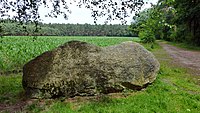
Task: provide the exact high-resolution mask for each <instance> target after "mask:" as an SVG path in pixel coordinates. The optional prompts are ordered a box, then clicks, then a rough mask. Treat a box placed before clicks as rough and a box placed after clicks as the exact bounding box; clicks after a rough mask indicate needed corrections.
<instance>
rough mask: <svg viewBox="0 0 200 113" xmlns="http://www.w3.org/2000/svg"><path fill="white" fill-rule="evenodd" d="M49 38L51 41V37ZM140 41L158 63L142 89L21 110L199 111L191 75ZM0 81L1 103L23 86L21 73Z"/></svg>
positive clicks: (105, 41) (87, 112)
mask: <svg viewBox="0 0 200 113" xmlns="http://www.w3.org/2000/svg"><path fill="white" fill-rule="evenodd" d="M14 39H15V38H14ZM50 39H51V38H50ZM100 39H101V38H100ZM19 40H20V39H19ZM62 40H64V39H62ZM66 40H67V39H66ZM126 40H132V39H121V38H119V39H116V38H112V39H102V40H99V38H93V39H91V40H89V39H88V40H87V39H86V41H89V42H93V43H94V44H96V45H100V46H107V45H110V44H111V45H112V44H116V43H120V41H126ZM49 41H50V42H51V40H49ZM96 41H97V42H96ZM50 42H49V43H50ZM61 42H62V41H61ZM62 43H64V41H63V42H62ZM47 45H48V43H47ZM143 45H144V46H145V47H146V48H148V49H149V50H151V51H152V52H153V53H154V54H155V56H156V57H157V59H159V62H160V64H161V69H160V71H159V74H158V77H157V79H156V81H155V82H154V83H153V84H151V85H150V86H148V87H147V88H146V89H145V90H142V91H133V92H128V93H131V95H129V96H127V95H126V93H127V92H124V93H122V94H121V96H120V97H121V98H113V97H112V96H107V95H102V96H99V97H98V96H97V97H93V98H92V99H87V98H81V97H79V98H75V99H74V101H71V100H73V99H71V100H69V99H65V98H59V99H55V100H47V99H46V100H36V101H35V102H34V103H32V104H30V105H28V106H26V107H25V108H24V112H35V113H37V112H45V113H56V112H59V113H77V112H81V113H154V112H156V113H189V112H191V113H198V112H199V111H200V86H199V85H197V84H196V82H195V80H194V79H193V77H192V75H190V74H188V73H187V69H184V68H180V67H177V66H176V65H175V64H171V60H172V59H171V58H170V57H169V56H168V55H167V54H166V53H165V51H164V50H163V49H162V48H161V47H160V46H159V45H158V44H155V45H153V49H152V45H151V44H143ZM30 46H32V45H30ZM43 46H45V45H43ZM34 47H35V46H34ZM0 82H1V84H0V90H1V91H0V103H7V102H10V103H12V102H16V101H18V100H19V99H20V98H21V96H20V94H21V92H23V89H22V86H21V76H20V75H18V76H0ZM41 102H43V104H41Z"/></svg>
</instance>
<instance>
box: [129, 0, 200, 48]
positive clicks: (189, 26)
mask: <svg viewBox="0 0 200 113" xmlns="http://www.w3.org/2000/svg"><path fill="white" fill-rule="evenodd" d="M199 3H200V1H199V0H159V1H158V4H157V5H155V6H153V7H152V8H151V9H148V10H145V11H143V12H141V13H140V15H139V16H136V17H134V19H135V20H136V21H135V22H134V23H133V25H131V27H132V29H133V30H135V31H138V32H142V34H147V33H144V32H148V33H151V35H152V36H154V37H155V38H156V39H164V40H167V41H174V42H186V43H190V44H194V45H197V46H200V13H199V12H200V4H199ZM139 34H140V33H139ZM142 36H143V37H142V39H144V38H146V39H147V40H148V39H150V38H151V36H149V35H142Z"/></svg>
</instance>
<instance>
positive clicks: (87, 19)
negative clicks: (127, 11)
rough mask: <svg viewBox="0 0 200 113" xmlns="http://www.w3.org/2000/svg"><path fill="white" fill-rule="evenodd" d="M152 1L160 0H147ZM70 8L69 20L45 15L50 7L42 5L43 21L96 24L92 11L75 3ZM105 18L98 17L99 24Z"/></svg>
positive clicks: (114, 22)
mask: <svg viewBox="0 0 200 113" xmlns="http://www.w3.org/2000/svg"><path fill="white" fill-rule="evenodd" d="M145 1H148V2H151V3H154V4H155V3H157V1H158V0H145ZM69 7H70V10H71V11H72V13H71V14H69V15H68V20H65V19H64V18H63V16H58V18H50V17H45V14H47V13H48V9H46V8H43V7H41V8H40V10H39V12H40V16H41V19H42V20H43V21H42V22H43V23H73V24H77V23H79V24H85V23H88V24H94V19H93V18H92V17H91V11H90V10H89V9H86V8H79V7H76V6H75V5H71V6H69ZM150 7H151V5H150V4H145V5H144V6H143V9H145V8H150ZM132 17H133V14H132V16H130V17H128V18H127V19H126V20H127V24H130V23H131V20H132ZM104 21H105V18H98V21H97V24H104ZM109 24H121V22H120V21H119V20H114V21H112V22H111V23H109Z"/></svg>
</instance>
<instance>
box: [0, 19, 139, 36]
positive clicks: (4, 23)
mask: <svg viewBox="0 0 200 113" xmlns="http://www.w3.org/2000/svg"><path fill="white" fill-rule="evenodd" d="M0 21H1V23H0V27H1V30H2V31H1V32H0V33H1V36H33V35H37V36H120V37H135V36H137V34H136V33H133V32H131V31H130V30H129V26H128V25H91V24H56V23H49V24H44V23H39V24H38V26H37V29H36V27H35V24H34V23H28V24H23V25H21V24H20V23H19V22H17V21H15V20H10V19H7V20H0Z"/></svg>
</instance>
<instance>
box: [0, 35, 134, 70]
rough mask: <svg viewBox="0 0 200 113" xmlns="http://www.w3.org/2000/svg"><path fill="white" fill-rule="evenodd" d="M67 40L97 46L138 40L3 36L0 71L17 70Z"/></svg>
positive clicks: (0, 46) (122, 38)
mask: <svg viewBox="0 0 200 113" xmlns="http://www.w3.org/2000/svg"><path fill="white" fill-rule="evenodd" d="M69 40H81V41H86V42H89V43H92V44H96V45H98V46H108V45H114V44H117V43H120V42H123V41H130V40H131V41H132V40H138V39H137V38H125V37H75V36H72V37H49V36H48V37H46V36H44V37H38V38H34V37H20V36H19V37H18V36H15V37H14V36H13V37H4V38H1V39H0V69H1V70H0V73H5V72H18V71H20V70H21V69H22V67H23V65H24V64H25V63H26V62H28V61H29V60H31V59H33V58H35V57H36V56H38V55H40V54H41V53H43V52H45V51H48V50H51V49H53V48H55V47H57V46H59V45H61V44H63V43H65V42H67V41H69Z"/></svg>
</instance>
